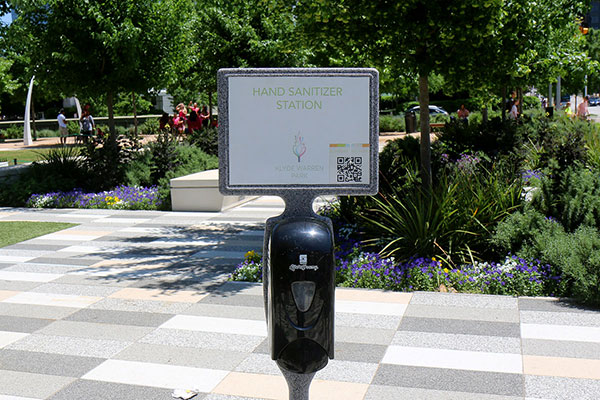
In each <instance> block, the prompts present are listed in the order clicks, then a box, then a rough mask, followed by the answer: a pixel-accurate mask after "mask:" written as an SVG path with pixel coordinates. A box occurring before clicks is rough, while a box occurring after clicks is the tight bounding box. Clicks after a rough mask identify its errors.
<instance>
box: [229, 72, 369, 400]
mask: <svg viewBox="0 0 600 400" xmlns="http://www.w3.org/2000/svg"><path fill="white" fill-rule="evenodd" d="M234 76H237V77H240V76H248V77H250V76H272V77H277V76H280V77H281V76H310V77H336V76H346V77H358V76H360V77H366V76H368V77H369V100H370V102H369V115H370V117H369V144H370V148H371V151H370V154H369V161H370V164H369V165H370V166H371V167H370V169H369V181H368V183H367V184H361V185H352V184H344V183H336V184H331V185H321V184H319V185H318V184H289V185H285V184H271V185H261V184H248V185H239V184H238V185H233V184H230V159H229V122H230V119H229V118H230V116H229V80H228V79H229V77H234ZM217 86H218V98H219V189H220V191H221V193H222V194H224V195H258V196H261V195H270V196H279V197H281V198H283V200H284V201H285V210H284V212H283V213H282V214H281V215H279V216H277V217H273V218H269V219H268V220H267V222H266V225H265V236H264V242H263V292H264V300H265V314H267V315H266V319H267V321H268V310H269V304H268V296H267V293H268V287H269V269H270V266H269V260H268V254H269V241H270V237H271V233H272V231H273V229H274V227H275V226H276V225H277V223H279V222H281V221H282V220H285V219H288V218H297V217H303V218H307V219H316V220H319V221H323V222H324V223H325V224H327V226H328V227H329V229H330V230H331V231H333V226H332V223H331V220H330V219H329V218H325V217H322V216H320V215H317V214H316V213H315V212H314V211H313V208H312V205H313V201H314V199H315V198H316V197H317V196H320V195H368V194H376V193H377V191H378V186H379V185H378V177H379V167H378V166H379V151H378V149H379V73H378V72H377V70H375V69H368V68H264V69H253V68H248V69H222V70H219V72H218V74H217ZM249 106H250V105H249ZM262 117H266V118H268V115H262ZM248 122H249V123H251V121H248ZM256 156H260V155H256ZM248 162H252V160H251V159H249V161H248ZM269 336H271V333H270V332H269ZM330 356H331V357H333V354H331V355H330ZM278 366H279V364H278ZM279 368H280V369H281V371H282V373H283V375H284V377H285V379H286V381H287V383H288V388H289V398H290V400H308V398H309V388H310V383H311V381H312V379H313V377H314V375H315V373H314V372H313V373H308V374H298V373H294V372H290V371H288V370H286V369H284V368H281V366H279Z"/></svg>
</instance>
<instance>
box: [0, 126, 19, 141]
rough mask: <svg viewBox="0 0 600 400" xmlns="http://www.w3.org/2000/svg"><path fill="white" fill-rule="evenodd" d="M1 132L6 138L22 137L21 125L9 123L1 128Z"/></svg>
mask: <svg viewBox="0 0 600 400" xmlns="http://www.w3.org/2000/svg"><path fill="white" fill-rule="evenodd" d="M2 133H3V134H4V136H6V138H7V139H18V138H22V137H23V126H22V125H21V126H19V125H11V126H9V127H8V128H2Z"/></svg>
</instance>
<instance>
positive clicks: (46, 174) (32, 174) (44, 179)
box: [0, 147, 88, 207]
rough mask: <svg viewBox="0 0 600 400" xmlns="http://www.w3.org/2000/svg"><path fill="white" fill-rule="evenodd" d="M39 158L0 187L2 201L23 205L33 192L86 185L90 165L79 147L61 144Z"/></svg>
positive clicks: (68, 188)
mask: <svg viewBox="0 0 600 400" xmlns="http://www.w3.org/2000/svg"><path fill="white" fill-rule="evenodd" d="M40 157H41V161H40V162H34V163H33V164H32V166H31V167H30V168H28V169H27V171H26V172H25V173H24V174H23V175H21V176H20V177H19V179H18V180H17V181H15V182H10V183H5V184H4V185H3V187H1V188H0V204H2V205H7V206H15V207H22V206H23V205H25V201H26V200H27V199H28V198H29V196H30V195H31V194H33V193H47V192H53V191H69V190H71V189H72V188H76V187H84V186H85V184H86V182H87V178H88V173H87V168H86V166H85V162H84V160H83V159H82V157H80V156H79V150H78V149H77V148H74V147H61V148H57V149H53V150H51V151H49V152H48V153H40Z"/></svg>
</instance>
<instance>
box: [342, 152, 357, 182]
mask: <svg viewBox="0 0 600 400" xmlns="http://www.w3.org/2000/svg"><path fill="white" fill-rule="evenodd" d="M362 162H363V158H362V157H337V181H338V182H362V172H363V171H362V167H363V165H362Z"/></svg>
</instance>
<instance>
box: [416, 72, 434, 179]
mask: <svg viewBox="0 0 600 400" xmlns="http://www.w3.org/2000/svg"><path fill="white" fill-rule="evenodd" d="M419 113H420V119H421V121H420V127H421V180H422V181H423V186H424V187H425V188H427V189H429V188H431V182H432V181H431V138H430V137H429V132H430V126H429V76H428V75H427V74H423V73H420V74H419Z"/></svg>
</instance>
